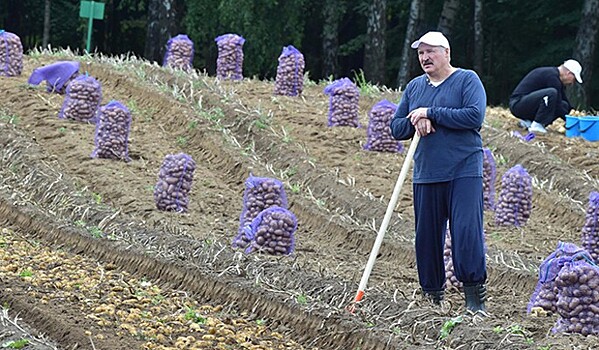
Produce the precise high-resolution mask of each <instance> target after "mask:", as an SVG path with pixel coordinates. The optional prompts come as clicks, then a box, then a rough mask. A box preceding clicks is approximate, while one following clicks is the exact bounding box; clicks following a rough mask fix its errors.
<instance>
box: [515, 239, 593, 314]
mask: <svg viewBox="0 0 599 350" xmlns="http://www.w3.org/2000/svg"><path fill="white" fill-rule="evenodd" d="M578 254H587V255H588V252H586V251H585V250H584V249H582V248H580V247H579V246H577V245H576V244H573V243H566V242H558V244H557V248H556V249H555V250H554V251H553V252H551V254H549V256H547V258H545V260H543V262H542V263H541V265H540V266H539V280H538V282H537V285H536V286H535V289H534V291H533V293H532V295H531V297H530V300H529V302H528V304H527V306H526V312H527V313H529V314H530V313H531V312H532V311H533V309H534V308H541V309H543V310H545V311H547V312H551V313H555V312H556V311H557V306H556V304H557V293H558V287H557V285H556V283H555V279H556V278H557V275H558V274H559V271H560V270H561V269H562V267H564V264H565V263H567V262H570V261H572V258H573V257H574V256H577V255H578Z"/></svg>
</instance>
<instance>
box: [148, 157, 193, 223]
mask: <svg viewBox="0 0 599 350" xmlns="http://www.w3.org/2000/svg"><path fill="white" fill-rule="evenodd" d="M195 170H196V162H195V161H194V160H193V159H192V158H191V156H189V155H187V154H185V153H179V154H169V155H167V156H166V157H165V158H164V161H163V162H162V166H161V167H160V171H159V172H158V182H156V186H154V201H155V202H156V208H158V209H159V210H164V211H175V212H186V211H187V206H188V204H189V192H190V191H191V184H192V182H193V174H194V172H195Z"/></svg>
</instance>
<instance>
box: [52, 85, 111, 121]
mask: <svg viewBox="0 0 599 350" xmlns="http://www.w3.org/2000/svg"><path fill="white" fill-rule="evenodd" d="M101 101H102V86H101V85H100V83H99V82H98V81H97V80H96V79H95V78H93V77H91V76H89V75H87V74H85V75H80V76H78V77H77V78H75V79H74V80H73V81H71V82H70V83H69V85H68V86H67V93H66V96H65V99H64V102H63V103H62V108H61V109H60V112H58V118H61V119H70V120H75V121H78V122H89V123H95V122H96V112H97V111H98V107H100V102H101Z"/></svg>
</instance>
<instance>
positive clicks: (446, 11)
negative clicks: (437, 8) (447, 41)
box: [437, 0, 460, 38]
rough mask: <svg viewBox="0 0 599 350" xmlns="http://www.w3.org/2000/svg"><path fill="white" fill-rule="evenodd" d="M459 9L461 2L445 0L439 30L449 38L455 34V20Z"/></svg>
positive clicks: (458, 0)
mask: <svg viewBox="0 0 599 350" xmlns="http://www.w3.org/2000/svg"><path fill="white" fill-rule="evenodd" d="M459 9H460V0H445V1H444V2H443V10H442V11H441V17H439V24H438V25H437V30H438V31H440V32H441V33H443V34H445V36H447V37H448V38H449V37H451V34H452V32H453V28H454V24H455V18H456V16H457V14H458V10H459Z"/></svg>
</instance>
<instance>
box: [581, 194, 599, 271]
mask: <svg viewBox="0 0 599 350" xmlns="http://www.w3.org/2000/svg"><path fill="white" fill-rule="evenodd" d="M598 217H599V193H597V192H595V191H593V192H591V194H590V195H589V204H588V206H587V210H586V219H585V222H584V226H583V227H582V247H583V248H584V249H586V250H587V251H588V252H589V253H590V254H591V257H592V258H593V260H594V261H599V220H598Z"/></svg>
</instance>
